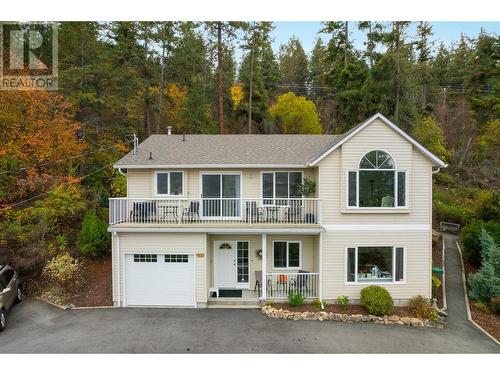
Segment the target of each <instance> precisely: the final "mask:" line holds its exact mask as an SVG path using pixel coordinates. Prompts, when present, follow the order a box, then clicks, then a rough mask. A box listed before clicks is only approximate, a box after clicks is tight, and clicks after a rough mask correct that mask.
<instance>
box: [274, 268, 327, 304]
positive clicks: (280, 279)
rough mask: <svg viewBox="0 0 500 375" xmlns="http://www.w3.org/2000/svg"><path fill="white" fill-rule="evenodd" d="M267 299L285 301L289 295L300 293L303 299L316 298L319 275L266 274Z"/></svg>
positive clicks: (306, 273) (300, 273) (307, 273)
mask: <svg viewBox="0 0 500 375" xmlns="http://www.w3.org/2000/svg"><path fill="white" fill-rule="evenodd" d="M266 282H267V287H266V295H267V298H268V299H286V298H288V295H289V294H290V293H301V294H302V295H303V296H304V297H305V298H318V296H319V287H318V285H319V273H313V272H299V273H267V274H266Z"/></svg>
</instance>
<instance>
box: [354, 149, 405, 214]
mask: <svg viewBox="0 0 500 375" xmlns="http://www.w3.org/2000/svg"><path fill="white" fill-rule="evenodd" d="M347 185H348V186H347V189H348V206H349V207H360V208H371V207H382V208H387V207H389V208H390V207H406V201H407V199H406V190H407V189H406V171H402V170H397V169H396V163H395V161H394V159H393V158H392V157H391V155H389V153H387V152H385V151H381V150H373V151H370V152H368V153H366V154H365V155H363V157H362V158H361V160H360V162H359V165H358V169H357V170H351V171H349V172H348V181H347Z"/></svg>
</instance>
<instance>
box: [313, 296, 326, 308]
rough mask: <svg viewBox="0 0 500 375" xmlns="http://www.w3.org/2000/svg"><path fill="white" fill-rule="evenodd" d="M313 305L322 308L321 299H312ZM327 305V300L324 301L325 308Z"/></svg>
mask: <svg viewBox="0 0 500 375" xmlns="http://www.w3.org/2000/svg"><path fill="white" fill-rule="evenodd" d="M312 305H313V306H314V307H316V308H317V309H321V300H319V299H318V298H316V299H314V300H313V301H312ZM325 307H326V302H323V308H325Z"/></svg>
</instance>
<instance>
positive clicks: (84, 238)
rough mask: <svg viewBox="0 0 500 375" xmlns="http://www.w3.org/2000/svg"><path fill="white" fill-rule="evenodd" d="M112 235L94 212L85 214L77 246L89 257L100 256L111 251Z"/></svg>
mask: <svg viewBox="0 0 500 375" xmlns="http://www.w3.org/2000/svg"><path fill="white" fill-rule="evenodd" d="M110 244H111V235H110V233H109V232H108V230H107V227H106V224H105V223H104V222H103V221H102V220H101V219H100V218H99V217H98V216H97V215H96V214H95V213H93V212H89V213H87V214H85V217H84V218H83V222H82V227H81V229H80V233H79V234H78V239H77V241H76V246H77V248H78V250H80V252H81V253H82V254H84V255H87V256H99V255H101V254H103V253H104V252H107V251H109V250H110V249H109V248H110Z"/></svg>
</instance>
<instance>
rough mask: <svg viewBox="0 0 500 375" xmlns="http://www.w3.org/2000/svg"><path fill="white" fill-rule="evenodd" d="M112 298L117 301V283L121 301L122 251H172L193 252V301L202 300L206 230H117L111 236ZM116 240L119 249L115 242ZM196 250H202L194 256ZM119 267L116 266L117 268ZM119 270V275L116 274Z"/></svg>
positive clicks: (122, 283)
mask: <svg viewBox="0 0 500 375" xmlns="http://www.w3.org/2000/svg"><path fill="white" fill-rule="evenodd" d="M113 237H114V238H115V240H114V241H113V244H114V245H113V271H114V272H113V300H114V301H117V298H116V296H118V286H119V288H120V300H121V301H122V302H123V296H124V290H125V289H124V287H125V283H124V277H123V270H124V264H123V260H124V259H123V258H124V257H123V254H124V253H126V252H136V253H140V252H142V253H150V254H151V253H153V254H154V253H157V254H162V253H176V252H182V253H184V254H195V256H194V259H195V262H196V269H195V273H196V302H197V303H198V304H201V305H203V304H206V302H207V295H208V287H207V283H206V280H207V275H206V259H207V256H206V253H207V251H206V234H205V233H185V234H182V233H168V234H167V233H118V235H117V236H113ZM118 241H119V246H120V247H119V249H118V246H117V243H118ZM196 254H203V255H204V256H203V257H198V256H197V255H196ZM118 267H119V268H118ZM118 273H119V275H118Z"/></svg>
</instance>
